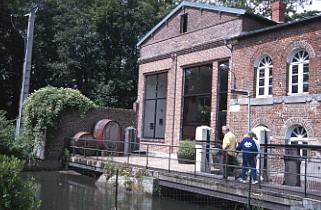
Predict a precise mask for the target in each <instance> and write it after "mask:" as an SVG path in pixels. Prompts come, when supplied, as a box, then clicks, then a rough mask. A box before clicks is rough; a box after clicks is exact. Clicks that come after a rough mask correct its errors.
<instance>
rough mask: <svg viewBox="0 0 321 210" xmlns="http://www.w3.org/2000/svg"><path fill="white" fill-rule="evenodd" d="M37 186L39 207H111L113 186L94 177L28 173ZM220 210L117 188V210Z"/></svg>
mask: <svg viewBox="0 0 321 210" xmlns="http://www.w3.org/2000/svg"><path fill="white" fill-rule="evenodd" d="M24 175H26V176H33V177H34V178H35V182H36V185H37V187H38V189H39V198H40V199H41V201H42V204H41V210H110V209H115V208H114V198H115V194H114V191H113V190H112V189H111V188H112V187H111V186H110V187H99V186H96V185H95V179H93V178H90V177H87V176H83V175H80V174H78V173H75V172H71V171H68V172H29V173H25V174H24ZM194 209H202V210H221V209H226V208H216V207H213V205H212V206H211V207H210V206H205V205H196V204H192V203H189V202H187V201H180V200H174V199H169V198H163V197H158V196H154V197H151V196H148V195H145V194H133V193H127V192H123V191H120V192H119V194H118V210H194Z"/></svg>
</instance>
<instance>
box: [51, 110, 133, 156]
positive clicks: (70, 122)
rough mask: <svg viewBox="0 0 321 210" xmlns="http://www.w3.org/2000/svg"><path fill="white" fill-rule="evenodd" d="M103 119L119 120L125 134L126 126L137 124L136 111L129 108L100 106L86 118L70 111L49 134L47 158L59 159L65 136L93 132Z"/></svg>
mask: <svg viewBox="0 0 321 210" xmlns="http://www.w3.org/2000/svg"><path fill="white" fill-rule="evenodd" d="M101 119H111V120H114V121H117V122H118V123H119V124H120V126H121V129H122V132H123V134H124V130H125V128H126V127H128V126H136V113H135V112H134V111H133V110H128V109H112V108H99V109H95V110H92V111H90V112H88V113H87V115H86V116H85V117H84V118H81V117H80V115H79V113H68V114H66V115H65V116H64V118H63V119H62V120H61V122H60V123H59V126H58V128H57V129H56V130H55V131H52V132H50V133H49V134H48V137H47V138H48V140H47V143H46V149H45V157H46V159H51V160H52V159H54V160H57V159H58V158H59V156H60V155H61V154H62V152H63V148H64V138H66V137H72V136H74V135H75V134H76V133H77V132H79V131H87V132H93V129H94V126H95V124H96V123H97V122H98V121H99V120H101Z"/></svg>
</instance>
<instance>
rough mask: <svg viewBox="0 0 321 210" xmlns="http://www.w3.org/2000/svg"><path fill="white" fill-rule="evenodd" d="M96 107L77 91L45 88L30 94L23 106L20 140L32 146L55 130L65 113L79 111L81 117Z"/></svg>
mask: <svg viewBox="0 0 321 210" xmlns="http://www.w3.org/2000/svg"><path fill="white" fill-rule="evenodd" d="M95 107H96V105H95V104H94V103H93V102H92V101H91V100H90V99H88V98H87V97H85V96H84V95H82V94H81V93H80V92H79V91H78V90H74V89H71V88H55V87H45V88H41V89H39V90H37V91H35V92H34V93H32V94H31V95H30V96H29V97H28V98H27V99H26V101H25V103H24V105H23V122H24V130H23V135H22V139H23V140H24V141H27V142H28V143H29V145H31V147H32V146H34V145H35V144H37V143H38V142H37V141H39V140H43V137H46V134H47V133H48V131H49V130H50V129H55V128H56V127H57V126H58V124H59V122H60V120H61V119H62V117H63V115H64V114H65V113H67V112H72V111H79V112H80V114H81V116H85V114H86V113H87V112H88V111H89V110H90V109H92V108H95Z"/></svg>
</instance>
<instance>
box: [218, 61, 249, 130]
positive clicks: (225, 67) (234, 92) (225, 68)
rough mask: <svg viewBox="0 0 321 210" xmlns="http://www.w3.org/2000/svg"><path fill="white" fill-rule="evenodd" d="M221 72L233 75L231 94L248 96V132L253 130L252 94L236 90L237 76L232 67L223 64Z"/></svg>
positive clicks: (220, 66) (247, 91)
mask: <svg viewBox="0 0 321 210" xmlns="http://www.w3.org/2000/svg"><path fill="white" fill-rule="evenodd" d="M219 70H221V71H228V72H230V73H231V75H233V80H234V81H233V88H232V85H231V93H233V94H235V95H246V96H247V98H248V100H247V127H248V130H250V129H251V116H250V115H251V104H250V102H251V100H250V97H251V92H250V91H249V90H241V89H237V88H236V75H235V72H234V71H232V69H231V68H230V66H229V65H228V64H226V63H222V64H220V65H219Z"/></svg>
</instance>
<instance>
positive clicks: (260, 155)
mask: <svg viewBox="0 0 321 210" xmlns="http://www.w3.org/2000/svg"><path fill="white" fill-rule="evenodd" d="M259 152H260V151H259ZM261 175H262V154H261V152H260V153H259V188H260V189H261Z"/></svg>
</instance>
